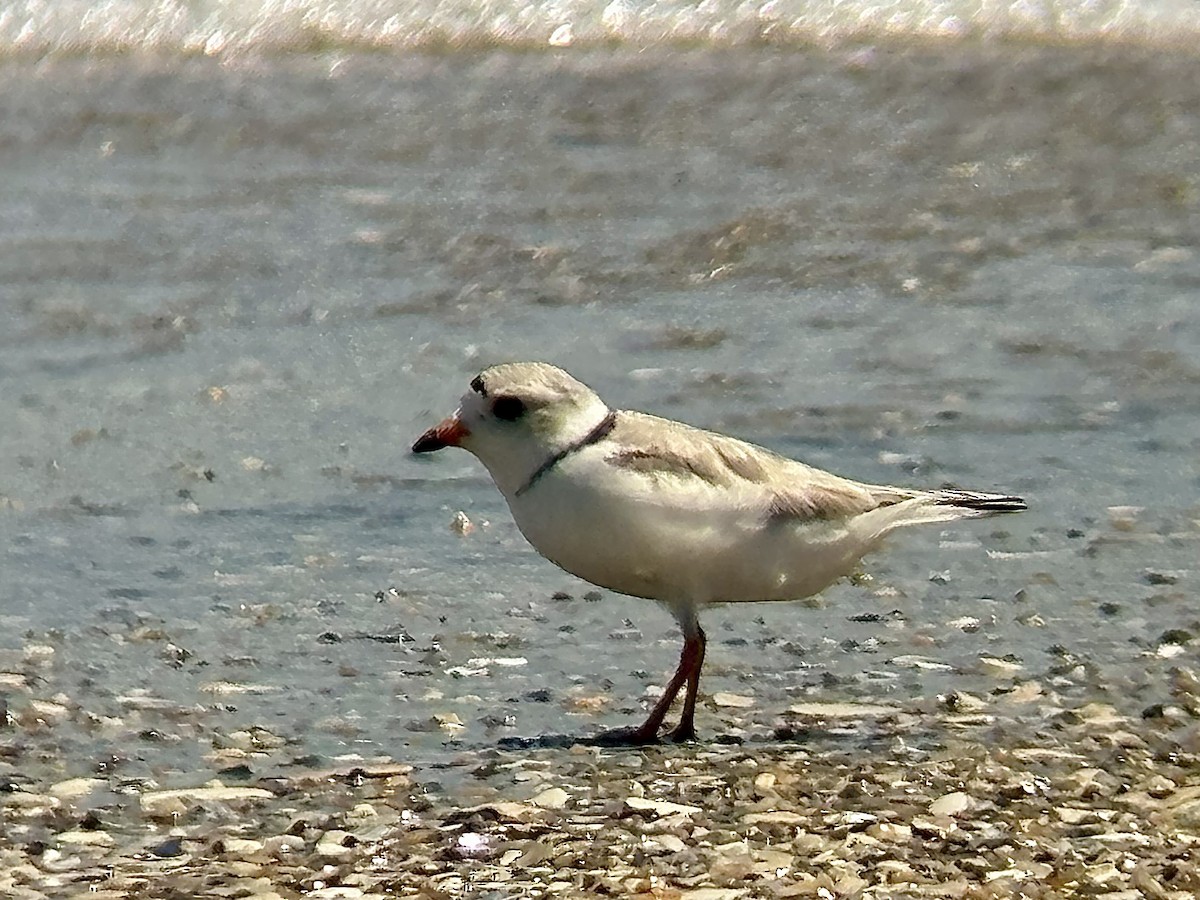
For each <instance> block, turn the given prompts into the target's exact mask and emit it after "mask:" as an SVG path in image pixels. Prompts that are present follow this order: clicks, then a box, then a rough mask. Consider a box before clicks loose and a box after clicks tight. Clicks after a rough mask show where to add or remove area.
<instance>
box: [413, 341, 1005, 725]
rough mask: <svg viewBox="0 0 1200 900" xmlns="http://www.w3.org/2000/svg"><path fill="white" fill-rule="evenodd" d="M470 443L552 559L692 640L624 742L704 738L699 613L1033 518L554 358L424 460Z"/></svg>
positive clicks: (460, 413) (470, 397) (494, 384)
mask: <svg viewBox="0 0 1200 900" xmlns="http://www.w3.org/2000/svg"><path fill="white" fill-rule="evenodd" d="M447 447H460V448H462V449H464V450H466V451H468V452H469V453H471V454H473V455H474V456H475V457H476V458H477V459H478V460H479V462H481V463H482V464H483V466H484V467H485V468H486V469H487V471H488V473H489V474H490V475H491V478H492V480H493V481H494V482H495V484H496V487H497V488H499V490H500V492H501V493H502V494H503V495H504V499H505V500H506V501H507V503H508V507H509V510H510V511H511V513H512V517H513V519H514V521H515V522H516V525H517V527H518V528H519V529H520V531H521V533H522V534H523V535H524V536H525V538H526V539H527V540H528V541H529V543H530V544H531V545H532V546H533V547H534V549H536V550H537V551H538V553H540V554H541V555H542V556H544V557H545V558H546V559H548V560H549V561H550V562H552V563H554V564H556V565H557V566H559V567H560V568H562V569H564V570H566V571H567V572H569V573H571V574H572V575H575V576H578V577H579V578H582V579H583V580H585V581H588V582H591V583H592V584H594V585H598V586H600V587H602V588H606V589H608V590H612V591H616V592H619V593H622V594H628V595H631V596H634V597H642V598H646V599H650V600H656V601H658V602H659V603H661V604H663V605H664V606H665V607H666V608H667V609H668V610H669V611H670V612H671V614H672V615H673V616H674V617H675V620H676V621H677V622H678V624H679V628H680V630H681V631H682V632H683V649H682V652H681V654H680V658H679V664H678V666H677V668H676V670H675V673H674V675H672V677H671V679H670V681H669V682H668V683H667V685H666V688H665V689H664V691H663V693H662V695H661V697H660V698H659V699H658V701H657V702H656V703H655V704H654V706H653V708H652V709H651V710H650V713H649V716H648V717H647V718H646V720H645V722H644V723H642V724H641V725H640V726H637V727H634V728H628V729H623V730H619V731H618V732H617V733H618V734H619V735H620V737H621V742H622V743H629V744H633V745H641V744H649V743H654V742H656V741H658V740H659V739H660V738H659V732H660V731H661V730H662V727H663V723H664V720H665V719H666V716H667V714H668V712H669V711H670V709H671V707H672V706H673V704H674V702H675V700H676V698H677V696H678V694H679V692H680V691H681V690H682V691H684V699H683V708H682V711H681V713H680V716H679V720H678V723H677V724H676V726H675V728H674V729H672V730H671V731H670V732H669V733H667V734H666V735H665V737H667V738H668V739H670V740H673V741H676V742H683V741H694V740H696V728H695V712H696V702H697V694H698V691H699V684H700V670H701V668H702V666H703V664H704V655H705V647H706V639H705V634H704V629H703V628H702V627H701V625H700V618H699V614H700V611H701V610H702V609H704V608H706V607H709V606H713V605H719V604H725V603H735V602H744V601H784V600H799V599H802V598H805V597H809V596H812V595H814V594H817V593H819V592H820V591H821V590H823V589H824V588H826V587H828V586H829V585H830V584H832V583H834V582H835V581H837V580H838V579H840V578H842V577H843V576H846V575H850V574H852V573H853V572H854V570H855V568H856V567H857V565H858V562H859V560H860V559H861V557H862V556H863V555H864V554H866V553H869V552H870V551H872V550H874V549H876V548H877V547H878V546H879V545H880V543H881V542H882V541H883V539H884V538H885V537H886V536H887V535H889V534H890V533H891V532H893V531H895V530H896V529H898V528H903V527H906V526H908V525H919V524H928V523H937V522H950V521H954V520H956V519H967V518H978V517H982V516H990V515H994V514H998V513H1013V512H1019V511H1021V510H1024V509H1026V508H1027V507H1026V502H1025V500H1023V499H1022V498H1021V497H1017V496H1013V495H1010V494H997V493H986V492H982V491H967V490H955V489H937V490H917V489H913V488H906V487H893V486H890V485H879V484H865V483H860V482H857V481H852V480H850V479H848V478H842V477H839V476H838V475H834V474H831V473H829V472H825V471H822V470H821V469H818V468H814V467H813V466H809V465H806V464H804V463H802V462H799V461H797V460H794V459H790V458H788V457H785V456H781V455H779V454H777V453H774V452H772V451H771V450H768V449H765V448H763V447H760V446H757V445H755V444H752V443H748V442H746V441H742V440H739V439H737V438H734V437H730V436H727V435H724V434H719V433H716V432H712V431H706V430H703V429H700V428H696V427H693V426H691V425H686V424H684V423H682V422H677V421H673V420H670V419H665V418H659V417H658V416H654V415H650V414H647V413H642V412H634V411H630V410H622V409H612V408H610V407H609V406H608V405H607V404H606V403H605V402H604V401H603V400H602V399H601V398H600V396H599V395H598V394H597V393H596V392H595V391H593V390H592V389H591V388H589V387H588V386H587V385H586V384H584V383H583V382H581V381H579V380H577V379H576V378H574V377H573V376H572V375H570V374H569V373H567V372H566V371H564V370H563V369H561V368H558V367H557V366H554V365H551V364H549V363H544V362H511V363H502V364H500V365H495V366H491V367H490V368H487V369H484V370H483V371H482V372H480V373H479V374H478V375H476V376H475V377H474V378H473V379H472V380H471V382H470V386H469V389H468V390H467V391H466V393H465V394H463V396H462V399H461V401H460V402H459V405H458V408H457V409H456V410H455V411H454V412H453V413H452V414H451V415H450V416H448V417H447V418H446V419H445V420H443V421H441V422H440V423H438V424H437V425H434V426H433V427H432V428H430V429H429V430H428V431H426V432H425V433H424V434H422V435H421V436H420V437H419V438H417V440H416V441H415V443H413V445H412V452H413V453H414V454H422V453H431V452H434V451H437V450H441V449H443V448H447Z"/></svg>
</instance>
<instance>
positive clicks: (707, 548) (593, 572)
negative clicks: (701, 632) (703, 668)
mask: <svg viewBox="0 0 1200 900" xmlns="http://www.w3.org/2000/svg"><path fill="white" fill-rule="evenodd" d="M509 505H510V508H511V509H512V513H513V517H514V518H515V519H516V522H517V526H518V527H519V528H520V529H521V532H522V533H523V534H524V535H525V537H526V538H527V539H528V540H529V542H530V543H531V544H533V546H534V547H535V548H536V549H537V550H538V552H539V553H541V554H542V555H543V556H545V557H546V558H547V559H549V560H550V561H552V562H554V563H556V564H557V565H559V566H561V567H562V568H563V569H566V570H567V571H568V572H570V573H572V574H574V575H577V576H579V577H580V578H583V579H585V580H587V581H590V582H592V583H593V584H596V585H599V586H601V587H605V588H608V589H610V590H614V591H619V592H621V593H624V594H632V595H633V596H637V597H649V598H653V599H656V600H664V601H667V602H683V603H689V604H692V603H698V604H705V603H720V602H730V601H739V600H795V599H798V598H800V597H807V596H810V595H812V594H815V593H817V592H818V591H820V590H822V589H824V588H825V587H827V586H828V585H830V584H831V583H833V582H834V581H836V580H837V579H838V578H840V577H842V576H844V575H847V574H849V573H850V572H851V571H852V570H853V568H854V565H855V563H856V562H857V561H858V559H859V557H860V556H862V554H863V553H865V552H866V551H867V550H869V549H871V545H872V544H873V542H869V543H866V542H864V541H863V540H862V539H861V538H860V537H857V536H855V535H854V534H853V533H852V531H851V530H850V529H849V528H847V527H846V523H845V522H842V523H840V524H828V523H820V522H818V523H812V524H809V525H803V526H799V525H796V524H791V523H780V522H776V523H771V524H767V523H764V522H763V521H762V519H761V517H760V516H759V515H757V514H754V513H751V512H748V511H746V510H742V509H738V508H736V507H735V506H731V505H728V504H726V505H725V506H723V507H722V506H714V507H711V508H710V507H706V506H705V505H703V504H697V505H695V506H694V507H692V508H681V507H678V506H664V505H662V504H659V503H656V502H654V498H653V497H652V496H647V495H641V496H639V495H637V494H636V493H631V494H623V493H621V492H620V491H619V490H617V489H616V487H615V486H614V485H612V484H604V485H602V486H600V487H596V486H593V485H591V484H589V483H588V482H587V481H586V480H583V479H572V478H566V477H562V476H557V477H555V476H554V475H551V476H548V477H546V478H545V479H543V481H542V482H541V483H539V484H538V485H537V487H536V489H534V490H531V491H529V492H528V493H527V494H525V495H523V496H521V497H516V498H511V499H510V501H509Z"/></svg>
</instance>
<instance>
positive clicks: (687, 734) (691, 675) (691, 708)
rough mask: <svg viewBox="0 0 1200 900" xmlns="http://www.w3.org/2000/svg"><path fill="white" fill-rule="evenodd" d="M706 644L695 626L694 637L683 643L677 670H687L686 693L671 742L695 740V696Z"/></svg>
mask: <svg viewBox="0 0 1200 900" xmlns="http://www.w3.org/2000/svg"><path fill="white" fill-rule="evenodd" d="M707 643H708V641H707V639H706V638H705V637H704V629H703V628H701V627H700V626H699V625H697V626H696V634H695V636H694V637H691V638H688V639H687V640H686V641H684V643H683V657H682V658H681V659H680V660H679V670H680V671H683V670H684V668H687V693H686V694H684V695H683V714H682V715H681V716H680V717H679V724H678V725H676V726H675V729H674V730H673V731H672V732H671V734H670V738H671V740H673V741H675V742H676V743H681V742H683V741H694V740H695V739H696V723H695V717H696V694H697V693H698V692H699V690H700V669H701V668H702V667H703V666H704V648H705V645H706V644H707Z"/></svg>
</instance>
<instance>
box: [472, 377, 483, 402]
mask: <svg viewBox="0 0 1200 900" xmlns="http://www.w3.org/2000/svg"><path fill="white" fill-rule="evenodd" d="M471 390H473V391H474V392H475V393H477V394H479V395H480V396H481V397H486V396H487V388H485V387H484V386H483V376H482V375H476V376H475V377H474V378H472V379H471Z"/></svg>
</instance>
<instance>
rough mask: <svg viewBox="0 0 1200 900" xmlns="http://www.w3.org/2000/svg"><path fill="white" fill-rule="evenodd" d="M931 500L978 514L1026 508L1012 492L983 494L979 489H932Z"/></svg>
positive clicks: (1021, 500) (1018, 510)
mask: <svg viewBox="0 0 1200 900" xmlns="http://www.w3.org/2000/svg"><path fill="white" fill-rule="evenodd" d="M932 496H933V502H934V503H935V504H936V505H938V506H954V507H958V508H960V509H969V510H971V511H972V512H974V513H976V514H978V515H994V514H996V513H1012V512H1020V511H1021V510H1023V509H1028V508H1029V507H1028V505H1027V504H1026V503H1025V501H1024V500H1023V499H1022V498H1021V497H1016V496H1013V495H1012V494H985V493H982V492H981V491H949V490H947V491H933V492H932Z"/></svg>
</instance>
